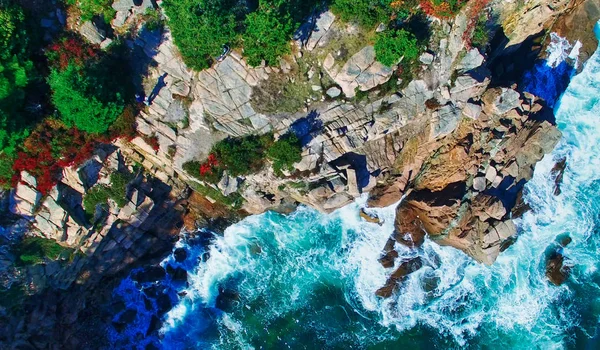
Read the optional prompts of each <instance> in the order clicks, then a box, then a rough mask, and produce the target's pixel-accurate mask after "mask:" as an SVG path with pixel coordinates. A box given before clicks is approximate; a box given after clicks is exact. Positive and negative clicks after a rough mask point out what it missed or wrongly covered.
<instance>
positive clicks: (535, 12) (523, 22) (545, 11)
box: [497, 0, 572, 47]
mask: <svg viewBox="0 0 600 350" xmlns="http://www.w3.org/2000/svg"><path fill="white" fill-rule="evenodd" d="M571 2H572V1H569V0H526V1H523V2H518V1H514V2H504V4H502V6H498V7H497V8H498V9H499V11H500V15H501V21H502V27H503V29H504V33H505V35H506V36H507V37H508V39H509V42H508V43H507V45H506V47H510V46H512V45H516V44H520V43H522V42H523V41H524V40H526V39H527V38H528V37H529V36H531V35H534V34H537V33H539V32H541V31H542V30H544V29H547V28H548V27H549V26H551V25H552V23H553V21H554V19H556V17H557V16H558V15H559V14H561V13H562V12H563V11H564V10H565V9H566V8H567V7H568V6H569V5H570V3H571Z"/></svg>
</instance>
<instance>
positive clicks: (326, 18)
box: [306, 11, 335, 51]
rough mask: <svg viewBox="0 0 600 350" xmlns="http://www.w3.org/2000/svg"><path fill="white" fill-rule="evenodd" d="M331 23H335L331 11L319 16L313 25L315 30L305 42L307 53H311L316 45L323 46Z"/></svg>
mask: <svg viewBox="0 0 600 350" xmlns="http://www.w3.org/2000/svg"><path fill="white" fill-rule="evenodd" d="M333 21H335V15H334V14H333V13H331V11H326V12H323V13H321V14H320V15H319V18H317V21H316V23H315V28H314V29H313V31H312V33H311V35H310V38H308V41H307V42H306V48H307V49H308V50H309V51H312V50H313V49H314V48H315V47H316V46H317V45H319V46H323V45H324V44H325V41H326V36H327V34H328V31H329V28H331V25H332V24H333Z"/></svg>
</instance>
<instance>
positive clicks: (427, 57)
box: [419, 52, 433, 65]
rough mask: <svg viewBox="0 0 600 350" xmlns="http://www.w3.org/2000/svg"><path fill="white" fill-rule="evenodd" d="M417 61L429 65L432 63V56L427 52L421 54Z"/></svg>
mask: <svg viewBox="0 0 600 350" xmlns="http://www.w3.org/2000/svg"><path fill="white" fill-rule="evenodd" d="M419 61H421V63H423V64H427V65H430V64H432V63H433V55H432V54H430V53H429V52H423V54H422V55H421V56H419Z"/></svg>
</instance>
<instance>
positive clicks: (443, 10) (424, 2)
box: [421, 0, 468, 19]
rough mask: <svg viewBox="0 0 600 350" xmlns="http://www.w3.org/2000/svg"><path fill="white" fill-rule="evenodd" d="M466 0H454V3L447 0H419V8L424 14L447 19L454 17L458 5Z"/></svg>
mask: <svg viewBox="0 0 600 350" xmlns="http://www.w3.org/2000/svg"><path fill="white" fill-rule="evenodd" d="M467 1H468V0H455V1H454V4H450V2H448V1H436V2H437V3H436V2H434V0H421V9H422V10H423V12H425V14H427V15H428V16H432V17H437V18H440V19H448V18H452V17H454V15H456V13H457V12H458V10H459V9H460V7H461V6H462V5H463V4H464V3H466V2H467Z"/></svg>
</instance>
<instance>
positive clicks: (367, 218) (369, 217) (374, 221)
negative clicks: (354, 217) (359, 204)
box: [359, 208, 382, 225]
mask: <svg viewBox="0 0 600 350" xmlns="http://www.w3.org/2000/svg"><path fill="white" fill-rule="evenodd" d="M359 215H360V217H361V218H363V220H365V221H367V222H370V223H372V224H378V225H381V224H382V222H381V219H379V217H378V216H377V214H371V213H367V212H366V211H365V208H361V209H360V213H359Z"/></svg>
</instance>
